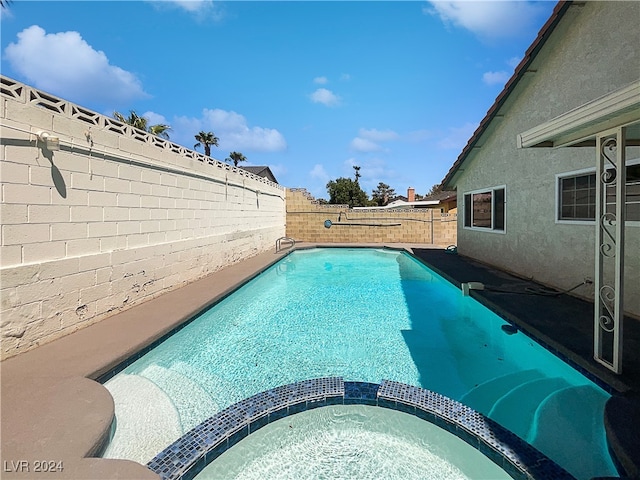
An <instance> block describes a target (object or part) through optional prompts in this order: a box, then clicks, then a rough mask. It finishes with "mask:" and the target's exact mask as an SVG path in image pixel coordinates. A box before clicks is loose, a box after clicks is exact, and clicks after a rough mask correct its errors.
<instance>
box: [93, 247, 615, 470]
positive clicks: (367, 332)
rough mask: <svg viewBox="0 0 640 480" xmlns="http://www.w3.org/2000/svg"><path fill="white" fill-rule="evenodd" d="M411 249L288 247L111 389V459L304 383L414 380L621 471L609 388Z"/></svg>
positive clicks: (568, 461) (146, 453)
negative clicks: (611, 449)
mask: <svg viewBox="0 0 640 480" xmlns="http://www.w3.org/2000/svg"><path fill="white" fill-rule="evenodd" d="M504 324H505V322H504V321H503V320H502V319H500V318H499V317H498V316H496V315H495V314H493V313H492V312H490V311H489V310H487V309H486V308H484V307H483V306H482V305H480V304H479V303H477V302H476V301H475V300H473V299H471V298H470V297H463V296H462V295H461V293H460V290H458V289H457V288H455V287H454V286H453V285H451V284H450V283H449V282H447V281H445V280H443V279H442V278H440V277H439V276H438V275H436V274H435V273H433V272H432V271H430V270H429V269H427V268H426V267H424V265H422V264H421V263H420V262H418V261H417V260H415V259H414V258H412V257H411V256H409V255H407V254H405V253H403V252H396V251H391V250H374V249H314V250H303V251H296V252H293V253H292V254H291V255H289V256H287V257H286V258H285V259H283V260H282V261H281V262H279V263H278V264H276V265H274V266H273V267H271V268H270V269H268V270H267V271H265V272H264V273H263V274H261V275H260V276H258V277H257V278H256V279H254V280H253V281H251V282H249V283H248V284H246V285H245V286H243V287H242V288H240V289H239V290H238V291H236V292H235V293H234V294H233V295H231V296H230V297H227V298H226V299H224V300H223V301H221V302H219V303H218V304H217V305H215V306H214V307H212V308H210V309H209V310H207V311H206V312H204V313H202V314H201V315H200V316H199V318H197V319H196V320H194V321H193V322H192V323H190V324H189V325H188V326H186V327H185V328H183V329H182V330H180V331H178V332H177V333H176V334H175V335H173V336H172V337H171V338H170V339H169V340H167V341H166V342H164V343H163V344H161V345H159V346H158V347H156V348H155V349H153V350H152V351H150V352H149V353H147V354H146V355H145V356H143V357H142V358H140V359H139V360H138V361H136V362H135V363H133V364H131V365H130V366H128V367H127V368H126V369H124V370H123V371H122V372H121V373H119V374H118V375H116V376H114V377H113V378H112V379H110V380H109V381H108V382H106V384H105V385H106V387H107V388H108V389H109V391H110V392H111V393H112V395H113V397H114V400H115V403H116V420H117V428H116V431H115V435H114V437H113V440H112V442H111V444H110V445H109V447H108V449H107V452H106V453H105V456H106V457H110V458H129V459H133V460H137V461H140V462H147V461H148V460H150V459H151V458H152V457H153V456H154V455H155V454H156V453H158V452H159V451H160V450H161V449H163V448H164V447H166V446H167V445H168V444H170V443H171V442H172V441H173V440H175V439H176V438H178V437H179V436H180V435H182V434H183V433H184V432H186V431H188V430H189V429H191V428H192V427H194V426H196V425H197V424H199V423H200V422H202V421H203V420H205V419H206V418H207V417H209V416H211V415H212V414H214V413H216V412H217V411H219V410H221V409H223V408H225V407H227V406H229V405H231V404H232V403H235V402H237V401H239V400H241V399H243V398H246V397H249V396H251V395H254V394H256V393H258V392H261V391H264V390H267V389H269V388H273V387H275V386H278V385H283V384H287V383H292V382H295V381H298V380H303V379H307V378H317V377H324V376H341V377H343V378H344V379H345V380H357V381H366V382H374V383H377V382H379V381H380V380H382V379H391V380H396V381H399V382H403V383H407V384H412V385H417V386H421V387H423V388H427V389H430V390H433V391H436V392H438V393H441V394H443V395H446V396H448V397H451V398H453V399H456V400H459V401H461V402H463V403H465V404H467V405H469V406H470V407H472V408H474V409H475V410H478V411H479V412H481V413H484V414H485V415H488V416H489V417H491V418H493V419H494V420H496V421H498V422H499V423H501V424H502V425H503V426H505V427H507V428H509V429H510V430H512V431H513V432H514V433H516V434H517V435H519V436H520V437H521V438H523V439H525V440H527V441H528V442H529V443H531V444H532V445H534V446H535V447H537V448H538V449H539V450H541V451H542V452H543V453H545V454H547V455H548V456H549V457H551V458H552V459H553V460H555V461H556V462H557V463H559V464H560V465H562V466H563V467H564V468H566V469H567V470H568V471H569V472H571V473H572V474H573V475H575V476H576V477H577V478H585V479H586V478H591V477H594V476H607V475H616V470H615V468H614V466H613V464H612V462H611V459H610V457H609V455H608V453H607V448H606V440H605V434H604V427H603V421H602V418H603V416H602V412H603V409H604V403H605V402H606V400H607V398H608V394H606V393H605V392H604V391H603V390H601V389H600V388H599V387H598V386H596V385H595V384H593V383H592V382H590V381H589V380H588V379H586V378H585V377H584V376H582V375H581V374H579V373H578V372H576V371H575V370H573V369H572V368H570V367H569V366H568V365H566V364H565V363H564V362H562V361H560V360H559V359H558V358H557V357H555V356H553V355H552V354H550V353H549V352H548V351H547V350H545V349H544V348H542V347H540V346H539V345H537V344H536V343H535V342H533V341H532V340H531V339H529V338H528V337H526V336H525V335H524V334H522V333H518V334H515V335H507V334H505V333H504V332H503V331H502V330H501V328H500V327H501V326H502V325H504Z"/></svg>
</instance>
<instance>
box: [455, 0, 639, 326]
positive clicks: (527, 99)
mask: <svg viewBox="0 0 640 480" xmlns="http://www.w3.org/2000/svg"><path fill="white" fill-rule="evenodd" d="M639 18H640V3H638V2H585V3H577V4H572V5H571V6H570V7H569V8H568V10H567V12H566V13H565V14H564V17H563V18H562V19H561V21H560V23H559V24H558V25H557V27H556V28H555V30H554V31H553V32H552V34H551V36H550V37H549V39H548V40H547V41H546V43H545V44H544V45H543V47H542V49H541V50H540V51H539V52H538V53H537V55H536V56H535V58H534V61H533V63H532V64H531V65H530V66H529V67H528V69H527V72H526V73H524V77H523V78H522V79H521V80H520V81H519V83H518V84H517V85H516V86H515V89H514V90H513V91H512V92H511V93H510V94H509V96H508V98H507V100H506V102H505V104H504V105H503V106H502V108H501V109H500V110H499V111H498V112H497V115H496V116H495V117H494V119H493V120H492V121H491V123H490V124H489V126H488V128H487V130H486V132H485V133H484V135H483V136H482V137H481V138H480V140H479V142H478V143H477V145H476V148H474V149H473V151H472V153H470V154H469V156H468V157H467V158H466V160H465V161H464V165H463V166H462V168H460V170H459V171H458V173H457V177H456V179H455V187H456V189H457V192H458V205H459V206H461V207H460V208H461V212H464V194H465V192H469V191H473V190H478V189H483V188H491V187H496V186H502V185H504V186H505V189H506V197H505V198H506V206H505V208H506V226H505V232H504V233H498V232H489V231H478V230H472V229H468V228H465V227H464V214H463V213H461V214H460V215H459V218H458V251H459V252H460V253H461V254H463V255H466V256H470V257H473V258H476V259H479V260H481V261H483V262H486V263H489V264H492V265H497V266H499V267H502V268H504V269H506V270H509V271H512V272H515V273H518V274H520V275H522V276H524V277H532V278H533V279H535V280H537V281H540V282H542V283H545V284H548V285H550V286H554V287H557V288H560V289H569V288H571V287H574V286H575V285H577V284H579V283H580V282H582V281H583V280H584V279H585V278H591V279H593V276H594V261H595V223H594V222H588V223H587V224H577V223H574V224H563V223H556V208H557V207H556V175H557V174H566V173H569V172H572V171H576V170H581V169H589V168H591V169H594V168H595V166H596V152H595V148H593V147H582V148H577V147H574V148H569V147H565V148H556V149H551V148H530V149H518V148H516V137H517V135H518V134H519V133H522V132H524V131H526V130H528V129H530V128H532V127H535V126H537V125H539V124H541V123H544V122H546V121H548V120H550V119H552V118H554V117H556V116H558V115H560V114H562V113H564V112H567V111H569V110H571V109H573V108H576V107H578V106H580V105H583V104H585V103H587V102H589V101H591V100H593V99H595V98H598V97H601V96H602V95H605V94H607V93H609V92H611V91H614V90H616V89H618V88H620V87H622V86H625V85H627V84H629V83H631V82H633V81H637V80H638V78H639V75H640V50H639V49H638V45H639V44H640V29H639V28H638V19H639ZM634 158H635V159H638V158H640V150H639V149H638V148H637V147H633V148H627V160H628V161H629V160H630V159H634ZM625 282H626V288H625V290H626V294H625V310H626V311H627V312H628V313H631V314H633V315H636V316H640V225H638V223H637V222H636V223H635V224H633V223H631V224H627V227H626V255H625ZM574 293H576V294H578V295H580V296H584V297H586V298H593V287H592V286H588V285H586V286H582V287H580V288H578V289H577V290H575V292H574Z"/></svg>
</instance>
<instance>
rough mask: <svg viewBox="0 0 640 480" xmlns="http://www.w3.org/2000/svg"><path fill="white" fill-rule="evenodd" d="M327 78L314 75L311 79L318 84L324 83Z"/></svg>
mask: <svg viewBox="0 0 640 480" xmlns="http://www.w3.org/2000/svg"><path fill="white" fill-rule="evenodd" d="M328 81H329V80H328V79H327V77H316V78H314V79H313V83H319V84H320V85H324V84H326V83H327V82H328Z"/></svg>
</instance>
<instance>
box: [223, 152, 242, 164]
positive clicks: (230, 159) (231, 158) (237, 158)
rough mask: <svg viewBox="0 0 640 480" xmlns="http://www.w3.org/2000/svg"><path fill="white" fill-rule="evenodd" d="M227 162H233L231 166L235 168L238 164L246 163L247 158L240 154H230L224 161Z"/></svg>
mask: <svg viewBox="0 0 640 480" xmlns="http://www.w3.org/2000/svg"><path fill="white" fill-rule="evenodd" d="M225 160H226V161H227V162H233V166H234V167H237V166H238V164H239V163H240V162H246V161H247V157H245V156H244V155H243V154H241V153H240V152H231V153H230V154H229V157H228V158H226V159H225Z"/></svg>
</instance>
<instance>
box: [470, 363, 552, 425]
mask: <svg viewBox="0 0 640 480" xmlns="http://www.w3.org/2000/svg"><path fill="white" fill-rule="evenodd" d="M539 378H544V374H543V373H542V372H540V371H539V370H523V371H520V372H516V373H510V374H508V375H503V376H500V377H496V378H492V379H491V380H487V381H486V382H484V383H481V384H479V385H477V386H476V387H474V388H472V389H471V390H469V391H468V392H467V393H465V394H464V395H463V396H462V398H460V401H461V402H462V403H464V404H465V405H468V406H470V407H471V408H473V409H474V410H476V411H478V412H480V413H482V414H484V415H488V414H489V412H490V411H491V409H492V408H493V406H494V405H495V403H496V402H497V401H498V400H500V398H502V397H503V396H504V395H505V394H506V393H508V392H510V391H511V390H513V389H514V388H516V387H518V386H520V385H522V384H523V383H526V382H529V381H532V380H536V379H539Z"/></svg>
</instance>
